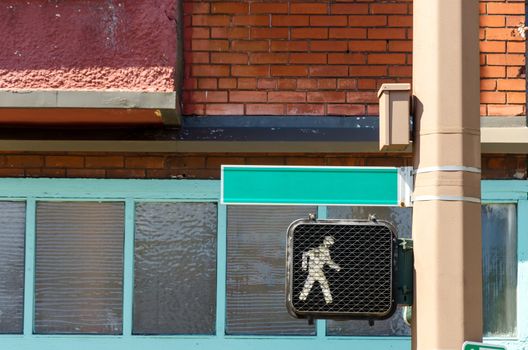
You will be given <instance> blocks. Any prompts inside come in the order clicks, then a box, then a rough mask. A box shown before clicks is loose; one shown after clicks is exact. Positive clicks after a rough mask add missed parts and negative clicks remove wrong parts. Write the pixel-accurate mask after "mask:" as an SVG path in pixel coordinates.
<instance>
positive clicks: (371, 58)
mask: <svg viewBox="0 0 528 350" xmlns="http://www.w3.org/2000/svg"><path fill="white" fill-rule="evenodd" d="M367 63H368V64H405V55H404V54H388V53H384V54H375V53H371V54H369V55H368V59H367Z"/></svg>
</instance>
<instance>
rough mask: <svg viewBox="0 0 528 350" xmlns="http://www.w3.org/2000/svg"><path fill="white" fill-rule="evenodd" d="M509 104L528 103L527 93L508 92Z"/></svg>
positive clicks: (507, 99)
mask: <svg viewBox="0 0 528 350" xmlns="http://www.w3.org/2000/svg"><path fill="white" fill-rule="evenodd" d="M506 101H507V103H511V104H514V103H523V104H524V103H526V92H508V93H507V94H506Z"/></svg>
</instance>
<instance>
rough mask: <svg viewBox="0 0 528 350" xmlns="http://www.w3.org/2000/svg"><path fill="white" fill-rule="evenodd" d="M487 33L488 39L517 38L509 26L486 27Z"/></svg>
mask: <svg viewBox="0 0 528 350" xmlns="http://www.w3.org/2000/svg"><path fill="white" fill-rule="evenodd" d="M485 33H486V40H516V37H515V36H514V31H513V30H512V29H509V28H486V30H485ZM517 40H518V39H517Z"/></svg>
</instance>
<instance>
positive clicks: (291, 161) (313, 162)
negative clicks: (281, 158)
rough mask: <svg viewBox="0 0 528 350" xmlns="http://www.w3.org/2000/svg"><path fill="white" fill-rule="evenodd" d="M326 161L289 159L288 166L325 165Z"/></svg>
mask: <svg viewBox="0 0 528 350" xmlns="http://www.w3.org/2000/svg"><path fill="white" fill-rule="evenodd" d="M325 163H326V160H325V159H324V158H322V157H288V158H286V164H287V165H325Z"/></svg>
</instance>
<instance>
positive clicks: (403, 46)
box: [389, 40, 412, 53]
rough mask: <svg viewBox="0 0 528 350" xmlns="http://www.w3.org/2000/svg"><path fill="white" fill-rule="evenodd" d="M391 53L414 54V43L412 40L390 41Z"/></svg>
mask: <svg viewBox="0 0 528 350" xmlns="http://www.w3.org/2000/svg"><path fill="white" fill-rule="evenodd" d="M389 51H391V52H408V53H411V52H412V41H410V40H396V41H395V40H391V41H389Z"/></svg>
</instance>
